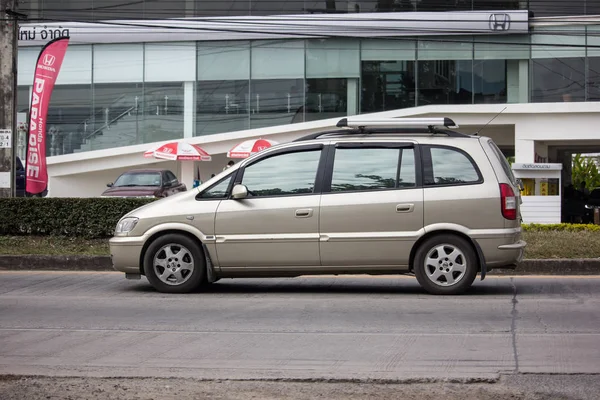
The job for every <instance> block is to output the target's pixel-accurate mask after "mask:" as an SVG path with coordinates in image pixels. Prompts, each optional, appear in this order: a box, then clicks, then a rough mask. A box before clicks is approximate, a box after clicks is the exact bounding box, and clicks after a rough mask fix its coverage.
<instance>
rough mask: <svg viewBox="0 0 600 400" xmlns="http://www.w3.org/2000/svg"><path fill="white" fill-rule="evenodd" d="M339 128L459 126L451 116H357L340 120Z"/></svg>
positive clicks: (431, 128) (430, 127)
mask: <svg viewBox="0 0 600 400" xmlns="http://www.w3.org/2000/svg"><path fill="white" fill-rule="evenodd" d="M336 126H337V127H338V128H346V127H348V128H361V129H365V128H367V129H368V128H369V127H382V126H386V127H390V128H395V127H398V128H399V127H426V128H429V129H430V130H433V128H434V127H436V126H443V127H446V128H458V125H456V124H455V123H454V121H452V120H451V119H450V118H368V117H365V116H355V117H347V118H342V119H340V120H339V121H338V123H337V125H336Z"/></svg>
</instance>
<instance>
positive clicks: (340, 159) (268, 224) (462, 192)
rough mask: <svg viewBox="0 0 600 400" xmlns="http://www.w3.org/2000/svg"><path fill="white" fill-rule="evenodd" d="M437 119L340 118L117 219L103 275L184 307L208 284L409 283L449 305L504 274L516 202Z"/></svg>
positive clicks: (462, 138) (482, 160)
mask: <svg viewBox="0 0 600 400" xmlns="http://www.w3.org/2000/svg"><path fill="white" fill-rule="evenodd" d="M454 126H455V124H454V122H453V121H452V120H451V119H449V118H412V119H383V120H373V119H367V118H365V117H360V116H357V117H348V118H344V119H342V120H340V121H339V123H338V128H339V129H336V130H330V131H325V132H318V133H315V134H311V135H309V136H307V137H304V138H301V139H298V140H296V141H294V142H291V143H286V144H281V145H277V146H274V147H272V148H270V149H267V150H264V151H262V152H260V153H257V154H254V155H253V156H251V157H249V158H247V159H245V160H243V161H242V162H240V163H238V164H237V165H235V166H234V167H232V168H229V169H227V170H225V171H223V172H222V173H220V174H219V175H217V176H215V177H214V178H212V179H211V180H209V181H207V182H205V183H204V184H202V185H200V186H199V187H198V188H195V189H193V190H191V191H187V192H184V193H181V194H177V195H175V196H172V197H169V198H166V199H161V200H158V201H155V202H153V203H150V204H148V205H145V206H143V207H140V208H138V209H136V210H134V211H132V212H130V213H128V214H127V215H125V216H124V217H123V218H122V219H121V220H120V221H119V223H118V224H117V227H116V230H115V234H114V237H113V238H112V239H111V240H110V251H111V257H112V260H113V264H114V268H115V269H116V270H118V271H122V272H125V273H126V276H127V278H132V279H139V278H140V277H141V276H142V275H145V276H146V278H147V279H148V281H149V282H150V283H151V284H152V285H153V286H154V287H155V288H156V289H157V290H158V291H161V292H169V293H184V292H190V291H194V290H196V289H198V288H199V287H201V286H202V285H205V284H209V283H212V282H215V281H217V280H218V279H220V278H236V277H294V276H299V275H309V274H312V275H316V274H373V275H375V274H410V275H414V276H416V278H417V280H418V282H419V284H420V285H421V286H422V287H423V288H424V289H425V290H426V291H427V292H429V293H432V294H460V293H463V292H464V291H465V290H467V289H468V288H469V287H470V286H471V285H472V283H473V281H474V280H475V278H476V276H477V274H478V273H479V274H480V276H481V279H483V278H484V277H485V275H486V272H487V271H489V270H490V269H493V268H515V267H516V266H517V263H518V262H519V261H520V260H521V259H522V257H523V250H524V248H525V246H526V243H525V242H524V241H522V240H521V221H520V212H519V204H520V197H519V189H518V186H517V182H516V180H515V178H514V176H513V174H512V171H511V169H510V166H509V164H508V162H507V161H506V158H505V157H504V156H503V154H502V152H501V151H500V150H499V149H498V147H497V146H496V144H495V143H494V142H493V141H492V140H491V139H490V138H487V137H483V136H477V135H465V134H462V133H459V132H456V131H454V130H451V129H448V128H450V127H454Z"/></svg>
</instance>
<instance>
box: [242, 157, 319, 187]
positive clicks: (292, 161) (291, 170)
mask: <svg viewBox="0 0 600 400" xmlns="http://www.w3.org/2000/svg"><path fill="white" fill-rule="evenodd" d="M320 158H321V151H320V150H318V151H301V152H294V153H287V154H281V155H277V156H273V157H270V158H267V159H264V160H261V161H259V162H257V163H256V164H252V165H250V166H249V167H247V168H246V169H245V170H244V177H243V178H242V183H243V184H244V185H246V187H247V188H248V191H249V192H248V193H249V194H250V195H251V196H281V195H295V194H306V193H312V192H313V191H314V188H315V179H316V177H317V168H318V165H319V159H320Z"/></svg>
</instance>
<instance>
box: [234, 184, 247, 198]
mask: <svg viewBox="0 0 600 400" xmlns="http://www.w3.org/2000/svg"><path fill="white" fill-rule="evenodd" d="M246 197H248V188H247V187H246V186H244V185H241V184H237V185H235V186H234V187H233V189H232V190H231V198H233V199H234V200H241V199H245V198H246Z"/></svg>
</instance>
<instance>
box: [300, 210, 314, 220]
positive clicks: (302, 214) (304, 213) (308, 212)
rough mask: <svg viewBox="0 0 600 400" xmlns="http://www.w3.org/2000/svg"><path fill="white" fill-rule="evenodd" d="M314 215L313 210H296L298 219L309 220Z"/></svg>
mask: <svg viewBox="0 0 600 400" xmlns="http://www.w3.org/2000/svg"><path fill="white" fill-rule="evenodd" d="M312 215H313V210H312V208H301V209H299V210H296V218H309V217H312Z"/></svg>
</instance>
